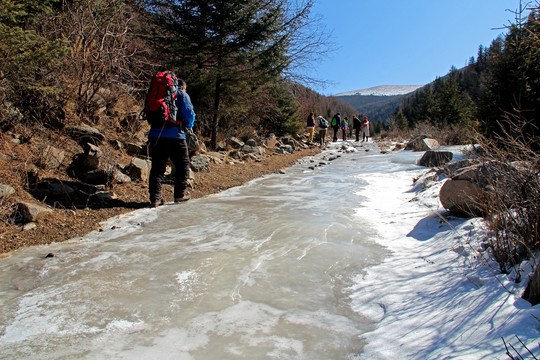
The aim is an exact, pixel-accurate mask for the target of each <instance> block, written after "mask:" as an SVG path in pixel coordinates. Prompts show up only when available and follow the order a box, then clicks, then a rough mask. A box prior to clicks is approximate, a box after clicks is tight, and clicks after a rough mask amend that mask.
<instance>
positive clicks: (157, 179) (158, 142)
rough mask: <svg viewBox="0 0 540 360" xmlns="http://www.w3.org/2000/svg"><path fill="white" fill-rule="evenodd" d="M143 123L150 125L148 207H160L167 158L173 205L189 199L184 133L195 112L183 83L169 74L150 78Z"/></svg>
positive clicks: (188, 163) (192, 121) (191, 123)
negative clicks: (170, 167) (171, 174)
mask: <svg viewBox="0 0 540 360" xmlns="http://www.w3.org/2000/svg"><path fill="white" fill-rule="evenodd" d="M145 113H146V119H147V121H148V122H149V123H150V127H151V128H150V132H149V133H148V145H149V152H150V156H151V158H152V168H151V169H150V178H149V181H148V191H149V193H150V206H152V207H157V206H159V205H162V204H163V203H164V201H163V199H162V197H161V187H162V184H163V180H164V178H165V169H166V166H167V161H168V160H169V158H170V159H171V161H172V162H173V164H174V167H175V175H174V202H175V203H178V202H183V201H187V200H189V199H191V196H190V195H189V194H187V192H186V190H187V181H188V178H189V168H190V160H189V152H188V146H187V142H186V131H191V128H193V124H194V122H195V111H194V110H193V105H192V104H191V99H190V97H189V95H188V94H187V93H186V83H185V81H184V80H182V79H178V78H177V77H176V76H175V75H174V74H173V73H172V72H170V71H163V72H160V73H158V74H156V75H155V76H154V77H153V78H152V83H151V85H150V89H149V91H148V96H147V100H146V106H145Z"/></svg>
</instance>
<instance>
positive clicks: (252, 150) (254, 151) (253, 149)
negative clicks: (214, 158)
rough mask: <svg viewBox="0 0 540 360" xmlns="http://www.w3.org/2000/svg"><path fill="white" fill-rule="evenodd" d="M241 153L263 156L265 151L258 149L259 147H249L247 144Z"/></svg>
mask: <svg viewBox="0 0 540 360" xmlns="http://www.w3.org/2000/svg"><path fill="white" fill-rule="evenodd" d="M240 151H242V152H244V153H246V154H258V155H261V154H263V150H262V149H261V148H260V147H258V146H257V145H255V146H252V145H248V144H247V143H246V144H245V145H244V146H242V148H241V149H240Z"/></svg>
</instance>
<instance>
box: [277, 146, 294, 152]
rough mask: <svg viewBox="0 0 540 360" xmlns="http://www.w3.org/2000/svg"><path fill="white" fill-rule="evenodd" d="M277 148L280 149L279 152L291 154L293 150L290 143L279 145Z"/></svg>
mask: <svg viewBox="0 0 540 360" xmlns="http://www.w3.org/2000/svg"><path fill="white" fill-rule="evenodd" d="M279 150H281V152H283V153H284V154H285V153H289V154H292V153H293V152H294V148H293V147H292V146H291V145H281V146H280V147H279Z"/></svg>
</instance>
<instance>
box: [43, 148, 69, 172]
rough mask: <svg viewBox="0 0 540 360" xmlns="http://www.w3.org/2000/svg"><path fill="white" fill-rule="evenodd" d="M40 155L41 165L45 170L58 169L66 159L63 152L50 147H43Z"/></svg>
mask: <svg viewBox="0 0 540 360" xmlns="http://www.w3.org/2000/svg"><path fill="white" fill-rule="evenodd" d="M42 153H43V158H42V159H41V164H42V165H43V167H44V168H45V169H58V168H59V167H60V165H62V162H63V161H64V158H65V157H66V153H65V152H64V151H63V150H60V149H57V148H55V147H53V146H50V145H48V146H47V147H45V149H44V150H43V152H42Z"/></svg>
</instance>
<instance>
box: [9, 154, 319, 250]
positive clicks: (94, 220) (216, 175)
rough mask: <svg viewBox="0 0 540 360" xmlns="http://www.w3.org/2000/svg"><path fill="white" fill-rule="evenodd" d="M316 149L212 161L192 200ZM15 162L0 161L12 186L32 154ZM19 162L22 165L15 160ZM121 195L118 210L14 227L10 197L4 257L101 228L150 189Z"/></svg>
mask: <svg viewBox="0 0 540 360" xmlns="http://www.w3.org/2000/svg"><path fill="white" fill-rule="evenodd" d="M319 151H320V150H319V149H318V148H317V147H311V148H308V149H303V150H297V151H295V152H294V153H292V154H277V153H276V154H271V155H269V156H266V157H265V158H264V160H263V161H261V162H256V161H245V162H243V163H238V164H215V163H212V164H211V165H210V166H211V168H210V171H209V172H197V173H195V180H194V188H193V189H191V190H190V193H191V195H192V197H193V198H195V199H196V198H200V197H204V196H206V195H209V194H214V193H217V192H220V191H223V190H225V189H228V188H231V187H234V186H239V185H242V184H244V183H246V182H247V181H250V180H252V179H255V178H258V177H261V176H263V175H265V174H270V173H275V172H278V171H279V169H281V168H284V167H288V166H291V165H293V164H294V163H295V162H296V161H297V160H298V159H300V158H302V157H305V156H310V155H313V154H315V153H318V152H319ZM16 155H17V156H13V157H11V158H7V159H6V158H0V176H1V177H2V181H3V182H6V183H8V184H12V185H13V184H17V183H21V179H20V177H21V176H23V175H21V171H17V169H18V168H20V167H21V164H20V161H21V159H24V158H25V157H26V158H30V157H31V154H21V151H17V154H16ZM14 159H18V161H16V160H14ZM15 188H16V189H17V190H18V191H17V193H16V194H14V195H12V197H14V196H15V197H19V198H21V197H22V198H24V197H25V196H26V197H28V195H27V194H26V193H25V192H24V191H22V190H21V189H20V187H17V186H15ZM110 190H111V191H112V192H114V194H115V195H116V197H117V201H116V202H115V206H113V207H111V206H107V207H101V208H100V207H97V208H95V207H87V208H76V207H73V208H62V207H61V208H55V210H54V211H53V212H51V213H49V214H47V215H46V216H44V217H43V218H41V219H39V220H38V221H37V222H32V223H27V224H26V225H25V226H22V224H16V221H14V219H13V215H12V214H13V213H14V211H15V209H14V205H13V203H11V202H10V201H9V198H7V199H2V200H1V202H0V211H1V213H0V253H2V254H6V253H8V252H10V251H14V250H16V249H18V248H21V247H25V246H33V245H42V244H48V243H52V242H62V241H66V240H69V239H72V238H76V237H82V236H84V235H85V234H88V233H89V232H91V231H93V230H99V228H100V223H101V222H102V221H104V220H106V219H108V218H111V217H113V216H116V215H119V214H122V213H126V212H130V211H133V210H135V209H137V208H141V207H146V206H148V187H147V184H146V183H143V182H139V183H136V182H135V183H125V184H115V185H114V186H113V188H112V189H110ZM163 191H164V199H165V200H166V201H172V186H171V185H164V189H163Z"/></svg>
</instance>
